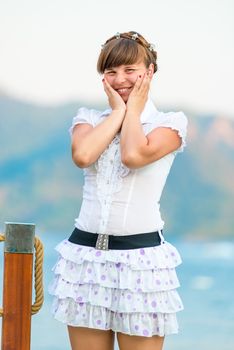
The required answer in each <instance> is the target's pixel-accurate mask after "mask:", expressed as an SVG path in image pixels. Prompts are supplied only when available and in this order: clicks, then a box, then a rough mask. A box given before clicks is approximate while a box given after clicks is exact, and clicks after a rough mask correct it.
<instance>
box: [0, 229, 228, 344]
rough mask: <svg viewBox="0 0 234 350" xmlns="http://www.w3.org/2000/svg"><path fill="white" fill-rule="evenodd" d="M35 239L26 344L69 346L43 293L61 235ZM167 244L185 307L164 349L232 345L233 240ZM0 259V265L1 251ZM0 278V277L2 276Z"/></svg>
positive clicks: (50, 277) (48, 300)
mask: <svg viewBox="0 0 234 350" xmlns="http://www.w3.org/2000/svg"><path fill="white" fill-rule="evenodd" d="M40 238H41V240H42V241H43V244H44V248H45V263H44V284H45V303H44V305H43V308H42V310H41V311H40V312H39V313H38V314H37V315H35V316H33V318H32V342H31V349H32V350H69V349H70V346H69V341H68V336H67V332H66V328H65V326H64V325H62V324H60V323H59V322H57V321H55V320H53V318H52V317H51V315H50V303H51V297H50V296H49V295H48V293H47V288H48V284H49V281H50V280H51V279H52V272H51V267H52V266H53V264H54V263H55V261H56V259H57V256H56V253H55V251H54V249H53V248H54V246H55V245H56V244H57V243H58V242H59V241H60V240H61V239H63V237H62V236H61V235H55V234H48V235H44V234H43V235H40ZM172 243H173V244H175V245H176V247H177V248H178V249H179V251H180V253H181V255H182V257H183V264H182V265H181V266H179V267H178V269H177V272H178V276H179V278H180V281H181V286H182V287H181V288H180V290H179V292H180V295H181V297H182V299H183V302H184V306H185V310H184V311H182V312H181V313H179V314H178V319H179V324H180V328H181V330H180V334H179V335H171V336H168V337H167V338H166V341H165V346H164V350H188V349H189V350H197V349H199V350H209V349H212V350H220V349H222V350H232V349H233V348H234V298H233V295H234V277H233V276H234V243H231V242H215V243H188V242H186V243H182V242H172ZM0 259H1V265H2V256H0ZM1 274H2V268H1V269H0V275H1ZM0 278H1V280H2V276H0ZM1 289H2V288H1ZM117 349H118V347H117V345H116V350H117Z"/></svg>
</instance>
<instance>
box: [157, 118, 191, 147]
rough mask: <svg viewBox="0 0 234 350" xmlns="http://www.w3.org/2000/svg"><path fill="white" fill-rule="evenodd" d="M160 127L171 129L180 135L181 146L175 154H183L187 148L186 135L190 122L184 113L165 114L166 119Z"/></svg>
mask: <svg viewBox="0 0 234 350" xmlns="http://www.w3.org/2000/svg"><path fill="white" fill-rule="evenodd" d="M160 124H161V125H160V126H163V127H167V128H171V129H173V130H177V131H178V135H179V136H180V137H181V141H182V143H181V146H180V147H179V148H178V149H177V150H176V151H175V152H174V154H176V153H179V152H183V150H184V147H185V146H186V135H187V125H188V120H187V117H186V115H185V114H184V113H183V112H169V113H166V114H165V117H164V118H163V120H162V121H161V123H160Z"/></svg>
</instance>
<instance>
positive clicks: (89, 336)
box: [68, 326, 114, 350]
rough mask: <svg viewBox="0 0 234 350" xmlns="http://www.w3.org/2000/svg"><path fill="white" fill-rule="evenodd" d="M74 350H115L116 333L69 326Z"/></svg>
mask: <svg viewBox="0 0 234 350" xmlns="http://www.w3.org/2000/svg"><path fill="white" fill-rule="evenodd" d="M68 333H69V338H70V343H71V349H72V350H114V332H112V331H111V330H108V331H103V330H99V329H93V328H85V327H72V326H68Z"/></svg>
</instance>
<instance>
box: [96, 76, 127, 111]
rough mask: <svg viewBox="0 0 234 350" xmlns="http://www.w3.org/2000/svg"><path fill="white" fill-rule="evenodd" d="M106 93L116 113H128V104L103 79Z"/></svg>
mask: <svg viewBox="0 0 234 350" xmlns="http://www.w3.org/2000/svg"><path fill="white" fill-rule="evenodd" d="M102 82H103V86H104V90H105V93H106V94H107V97H108V101H109V105H110V107H111V109H112V110H113V111H114V110H115V111H126V104H125V103H124V100H123V99H122V97H121V96H120V95H119V94H118V92H117V91H115V90H114V89H113V88H112V87H111V86H110V84H109V83H108V82H107V80H106V79H105V78H103V79H102Z"/></svg>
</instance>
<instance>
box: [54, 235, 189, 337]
mask: <svg viewBox="0 0 234 350" xmlns="http://www.w3.org/2000/svg"><path fill="white" fill-rule="evenodd" d="M56 249H57V251H58V252H59V254H60V257H59V259H58V262H57V263H56V265H55V266H54V268H53V271H54V274H55V278H54V280H53V282H52V283H51V285H50V288H49V291H50V293H51V294H52V295H53V296H54V301H53V306H52V312H53V314H54V317H55V318H56V319H58V320H59V321H61V322H63V323H66V324H68V325H72V326H82V327H89V328H97V329H104V330H107V329H112V330H113V331H115V332H122V333H126V334H130V335H139V336H147V337H150V336H152V335H160V336H164V335H166V334H172V333H177V332H178V324H177V319H176V312H178V311H180V310H182V309H183V304H182V301H181V299H180V297H179V295H178V293H177V290H176V288H178V287H179V281H178V278H177V275H176V271H175V267H176V266H178V265H179V264H180V263H181V258H180V255H179V253H178V251H177V250H176V248H175V247H174V246H172V245H171V244H170V243H168V242H164V243H163V244H161V245H160V246H156V247H150V248H142V249H131V250H124V251H123V250H108V251H101V250H96V249H95V248H91V247H86V246H81V245H77V244H73V243H71V242H69V241H67V240H64V241H63V242H61V243H60V244H59V245H58V246H57V247H56Z"/></svg>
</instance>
